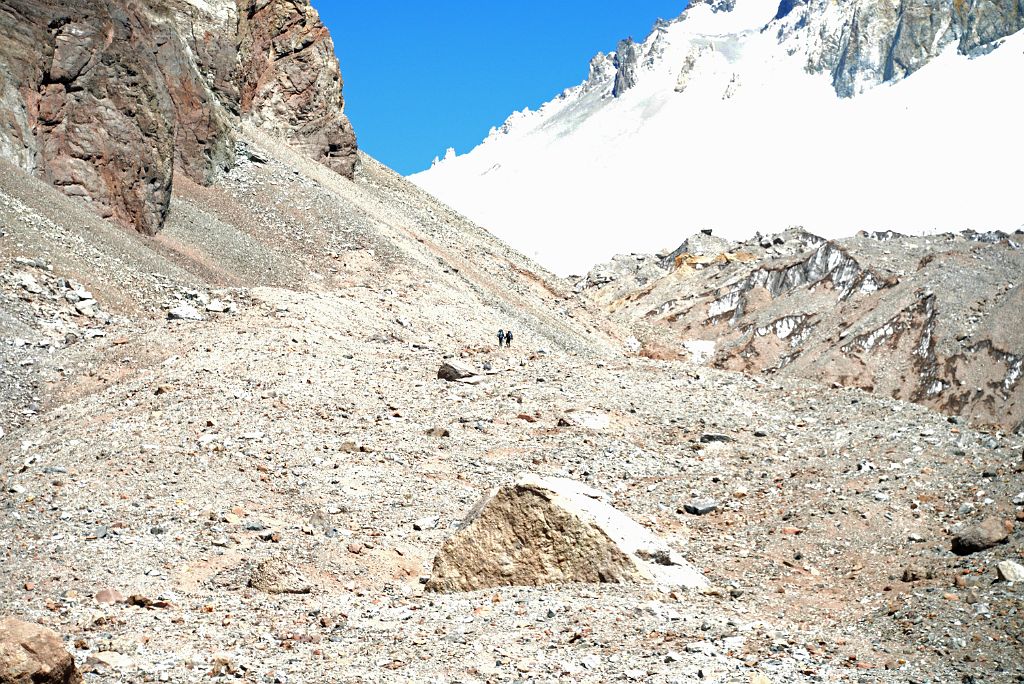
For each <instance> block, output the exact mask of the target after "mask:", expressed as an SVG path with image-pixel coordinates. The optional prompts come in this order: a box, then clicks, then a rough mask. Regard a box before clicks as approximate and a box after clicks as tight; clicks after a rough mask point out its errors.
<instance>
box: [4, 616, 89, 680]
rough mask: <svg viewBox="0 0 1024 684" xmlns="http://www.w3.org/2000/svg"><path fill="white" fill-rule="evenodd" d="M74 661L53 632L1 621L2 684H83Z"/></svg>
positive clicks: (12, 620)
mask: <svg viewBox="0 0 1024 684" xmlns="http://www.w3.org/2000/svg"><path fill="white" fill-rule="evenodd" d="M81 682H82V675H81V674H80V673H79V672H78V669H77V668H76V667H75V659H74V658H73V657H72V656H71V654H70V653H68V652H67V650H66V649H65V648H64V644H63V643H62V642H61V640H60V637H58V636H57V635H56V634H54V633H53V632H52V631H51V630H49V629H46V628H45V627H41V626H39V625H36V624H32V623H29V622H22V621H21V620H16V619H14V618H4V619H3V620H0V684H81Z"/></svg>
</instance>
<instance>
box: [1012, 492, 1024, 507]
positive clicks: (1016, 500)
mask: <svg viewBox="0 0 1024 684" xmlns="http://www.w3.org/2000/svg"><path fill="white" fill-rule="evenodd" d="M1013 505H1014V506H1024V492H1021V493H1020V494H1018V495H1017V496H1015V497H1013Z"/></svg>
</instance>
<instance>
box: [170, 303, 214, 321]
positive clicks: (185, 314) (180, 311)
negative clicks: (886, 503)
mask: <svg viewBox="0 0 1024 684" xmlns="http://www.w3.org/2000/svg"><path fill="white" fill-rule="evenodd" d="M167 320H169V321H205V320H206V316H204V315H203V314H201V313H199V310H198V309H196V308H195V307H194V306H192V305H190V304H181V305H179V306H176V307H174V308H173V309H171V310H170V311H168V312H167Z"/></svg>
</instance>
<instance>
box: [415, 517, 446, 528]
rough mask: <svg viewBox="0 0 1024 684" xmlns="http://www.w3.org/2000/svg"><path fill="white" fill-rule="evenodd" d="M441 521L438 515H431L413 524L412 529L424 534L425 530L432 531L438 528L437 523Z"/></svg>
mask: <svg viewBox="0 0 1024 684" xmlns="http://www.w3.org/2000/svg"><path fill="white" fill-rule="evenodd" d="M439 521H440V517H439V516H436V515H430V516H427V517H426V518H420V519H419V520H416V521H414V522H413V524H412V529H414V530H416V531H417V532H423V531H425V530H432V529H434V528H436V527H437V523H438V522H439Z"/></svg>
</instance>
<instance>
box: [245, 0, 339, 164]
mask: <svg viewBox="0 0 1024 684" xmlns="http://www.w3.org/2000/svg"><path fill="white" fill-rule="evenodd" d="M238 6H239V17H238V20H239V21H238V32H239V36H238V39H239V50H240V52H241V54H240V58H241V74H242V82H241V112H242V117H243V118H244V119H245V120H246V121H248V122H250V123H252V124H254V125H255V126H257V127H259V128H261V129H263V130H266V131H269V132H270V133H273V134H274V135H276V136H278V137H281V138H283V139H284V140H287V141H288V142H289V143H291V144H292V145H294V146H295V147H297V148H299V149H300V150H302V151H303V153H304V154H305V155H306V156H307V157H308V158H310V159H313V160H315V161H317V162H319V163H321V164H324V165H325V166H328V167H329V168H331V169H333V170H334V171H336V172H338V173H340V174H341V175H343V176H345V177H347V178H352V177H353V175H354V173H355V166H356V161H357V159H358V157H357V154H356V137H355V133H354V132H353V131H352V124H351V123H350V122H349V120H348V117H346V116H345V114H344V105H345V101H344V98H343V97H342V93H341V89H342V80H341V70H340V68H339V67H338V59H337V57H336V56H335V53H334V43H333V42H332V41H331V36H330V34H329V33H328V31H327V29H326V28H325V27H324V25H323V23H322V22H321V21H320V15H318V14H317V12H316V10H315V9H313V7H312V6H311V5H310V3H309V0H238Z"/></svg>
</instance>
